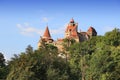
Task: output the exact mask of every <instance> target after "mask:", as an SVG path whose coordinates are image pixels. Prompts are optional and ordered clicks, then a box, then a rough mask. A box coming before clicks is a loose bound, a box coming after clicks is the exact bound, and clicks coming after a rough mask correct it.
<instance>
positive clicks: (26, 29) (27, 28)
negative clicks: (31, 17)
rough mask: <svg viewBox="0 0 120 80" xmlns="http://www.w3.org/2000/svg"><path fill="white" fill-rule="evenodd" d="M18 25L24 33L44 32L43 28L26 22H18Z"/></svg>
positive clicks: (29, 34) (27, 34)
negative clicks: (37, 27)
mask: <svg viewBox="0 0 120 80" xmlns="http://www.w3.org/2000/svg"><path fill="white" fill-rule="evenodd" d="M16 26H17V28H18V29H19V30H20V33H21V34H22V35H26V36H34V35H35V34H39V35H42V34H43V30H40V29H36V28H34V27H31V26H30V25H29V24H28V23H24V24H23V25H22V24H17V25H16Z"/></svg>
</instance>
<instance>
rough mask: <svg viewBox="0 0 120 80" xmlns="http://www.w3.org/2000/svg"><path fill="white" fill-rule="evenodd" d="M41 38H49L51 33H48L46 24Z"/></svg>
mask: <svg viewBox="0 0 120 80" xmlns="http://www.w3.org/2000/svg"><path fill="white" fill-rule="evenodd" d="M43 38H48V39H51V35H50V32H49V29H48V26H47V27H46V29H45V32H44V35H43Z"/></svg>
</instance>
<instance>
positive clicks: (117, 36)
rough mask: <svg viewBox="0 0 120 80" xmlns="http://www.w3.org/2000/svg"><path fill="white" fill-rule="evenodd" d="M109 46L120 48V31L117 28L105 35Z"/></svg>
mask: <svg viewBox="0 0 120 80" xmlns="http://www.w3.org/2000/svg"><path fill="white" fill-rule="evenodd" d="M105 38H106V41H105V43H106V44H107V45H111V46H119V45H120V29H117V28H115V29H114V30H113V31H110V32H107V33H106V34H105Z"/></svg>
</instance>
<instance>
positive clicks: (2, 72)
mask: <svg viewBox="0 0 120 80" xmlns="http://www.w3.org/2000/svg"><path fill="white" fill-rule="evenodd" d="M7 74H8V67H7V66H6V64H5V59H4V55H3V54H2V53H0V79H2V80H4V79H6V76H7Z"/></svg>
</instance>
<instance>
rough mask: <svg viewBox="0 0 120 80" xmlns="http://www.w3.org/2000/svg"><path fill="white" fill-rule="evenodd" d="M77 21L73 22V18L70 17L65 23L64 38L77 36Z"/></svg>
mask: <svg viewBox="0 0 120 80" xmlns="http://www.w3.org/2000/svg"><path fill="white" fill-rule="evenodd" d="M77 28H78V23H75V21H74V19H73V18H72V19H71V20H70V22H69V23H68V25H67V28H66V31H65V38H77V37H78V33H77V31H78V30H77Z"/></svg>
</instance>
